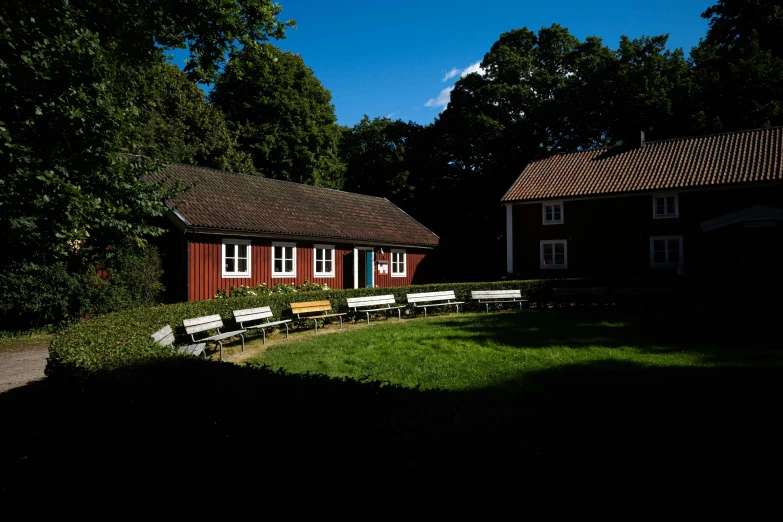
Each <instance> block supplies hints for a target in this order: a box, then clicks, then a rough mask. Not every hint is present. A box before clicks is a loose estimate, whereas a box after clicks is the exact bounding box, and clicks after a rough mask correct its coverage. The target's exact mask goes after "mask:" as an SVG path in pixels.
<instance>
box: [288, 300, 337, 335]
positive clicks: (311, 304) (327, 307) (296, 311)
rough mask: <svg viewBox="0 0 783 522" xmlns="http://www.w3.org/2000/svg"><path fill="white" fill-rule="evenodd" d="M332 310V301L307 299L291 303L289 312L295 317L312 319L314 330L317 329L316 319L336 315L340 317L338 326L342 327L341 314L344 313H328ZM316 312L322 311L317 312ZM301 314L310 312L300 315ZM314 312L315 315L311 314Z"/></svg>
mask: <svg viewBox="0 0 783 522" xmlns="http://www.w3.org/2000/svg"><path fill="white" fill-rule="evenodd" d="M331 311H332V303H330V302H329V301H307V302H304V303H291V314H293V315H295V316H296V318H297V319H305V320H306V319H312V320H313V322H314V323H315V331H316V332H317V331H318V319H325V318H327V317H338V318H339V319H340V328H342V327H343V316H344V315H346V314H345V313H329V312H331ZM318 312H322V313H320V314H318ZM302 314H310V315H305V316H302ZM313 314H316V315H313Z"/></svg>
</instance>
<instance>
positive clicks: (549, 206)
mask: <svg viewBox="0 0 783 522" xmlns="http://www.w3.org/2000/svg"><path fill="white" fill-rule="evenodd" d="M541 215H542V218H543V221H544V224H545V225H561V224H563V202H562V201H552V202H549V203H544V204H542V205H541Z"/></svg>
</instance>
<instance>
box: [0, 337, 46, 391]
mask: <svg viewBox="0 0 783 522" xmlns="http://www.w3.org/2000/svg"><path fill="white" fill-rule="evenodd" d="M48 356H49V340H48V339H42V340H29V341H20V342H15V343H8V344H0V393H3V392H5V391H8V390H10V389H12V388H17V387H19V386H24V385H25V384H27V383H28V382H32V381H37V380H39V379H43V378H44V368H46V358H47V357H48Z"/></svg>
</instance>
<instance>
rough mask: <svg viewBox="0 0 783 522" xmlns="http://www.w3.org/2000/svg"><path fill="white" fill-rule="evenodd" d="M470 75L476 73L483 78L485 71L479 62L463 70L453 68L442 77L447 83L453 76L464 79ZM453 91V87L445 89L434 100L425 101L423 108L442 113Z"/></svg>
mask: <svg viewBox="0 0 783 522" xmlns="http://www.w3.org/2000/svg"><path fill="white" fill-rule="evenodd" d="M470 73H478V74H479V75H481V76H484V75H485V74H486V73H487V71H486V70H485V69H484V68H483V67H481V62H480V61H478V62H475V63H472V64H470V65H468V66H467V67H465V68H464V69H457V68H456V67H454V68H453V69H451V70H450V71H449V72H447V73H446V76H444V77H443V80H441V81H443V82H445V81H448V80H450V79H452V78H454V77H455V76H457V75H459V77H460V78H464V77H465V76H467V75H469V74H470ZM453 90H454V87H453V86H452V87H446V88H445V89H443V90H442V91H440V92H439V93H438V95H437V96H436V97H435V98H430V99H429V100H427V102H426V103H425V104H424V106H425V107H439V108H440V110H441V112H443V111H444V110H445V109H446V106H447V105H448V104H449V100H451V91H453Z"/></svg>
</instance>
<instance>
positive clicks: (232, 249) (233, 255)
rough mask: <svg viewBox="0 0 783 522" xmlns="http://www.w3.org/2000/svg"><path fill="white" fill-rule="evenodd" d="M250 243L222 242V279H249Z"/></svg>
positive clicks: (244, 241)
mask: <svg viewBox="0 0 783 522" xmlns="http://www.w3.org/2000/svg"><path fill="white" fill-rule="evenodd" d="M250 250H251V248H250V241H248V240H245V239H224V240H223V277H250Z"/></svg>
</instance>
